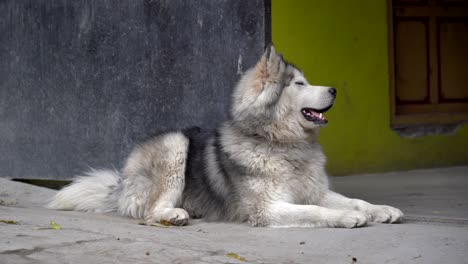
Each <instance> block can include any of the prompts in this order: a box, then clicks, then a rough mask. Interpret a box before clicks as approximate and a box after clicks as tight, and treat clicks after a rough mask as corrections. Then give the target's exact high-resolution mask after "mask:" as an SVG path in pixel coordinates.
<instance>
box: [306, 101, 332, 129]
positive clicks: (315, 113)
mask: <svg viewBox="0 0 468 264" xmlns="http://www.w3.org/2000/svg"><path fill="white" fill-rule="evenodd" d="M331 107H332V105H330V106H329V107H326V108H323V109H320V110H319V109H313V108H308V107H306V108H302V110H301V112H302V115H303V116H304V118H305V119H306V120H307V121H310V122H314V123H316V124H326V123H328V120H327V119H326V118H325V116H324V115H323V113H325V112H326V111H328V110H329V109H330V108H331Z"/></svg>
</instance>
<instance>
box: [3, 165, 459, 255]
mask: <svg viewBox="0 0 468 264" xmlns="http://www.w3.org/2000/svg"><path fill="white" fill-rule="evenodd" d="M332 182H333V185H334V189H335V190H337V191H339V192H341V193H343V194H346V195H348V196H352V197H356V198H363V199H366V200H368V201H369V202H373V203H378V204H389V205H392V206H395V207H398V208H400V209H402V210H403V212H404V213H405V215H406V219H407V220H406V222H405V223H402V224H395V225H389V224H371V225H369V226H367V227H363V228H357V229H327V228H322V229H313V228H284V229H275V228H252V227H250V226H248V225H246V224H231V223H206V222H204V221H203V220H192V221H191V222H190V224H189V226H185V227H169V228H161V227H149V226H142V225H138V222H139V221H138V220H133V219H127V218H123V217H119V216H116V215H112V214H107V215H98V214H90V213H80V212H61V211H51V210H47V209H44V208H42V206H43V205H44V203H45V201H46V200H47V199H49V198H50V197H51V196H52V195H53V194H54V193H55V191H53V190H49V189H45V188H40V187H36V186H32V185H27V184H23V183H19V182H12V181H8V180H6V179H0V220H15V221H18V224H16V225H14V224H5V223H0V263H2V264H7V263H15V264H16V263H246V262H247V263H354V262H356V263H468V199H467V198H468V167H456V168H444V169H431V170H418V171H408V172H398V173H386V174H369V175H356V176H348V177H339V178H333V179H332ZM51 220H53V221H55V222H57V223H58V224H59V225H61V227H62V229H61V230H54V229H45V228H44V227H47V226H48V225H49V223H50V221H51ZM229 253H235V254H237V255H239V256H240V257H242V258H244V259H245V261H242V260H238V259H235V258H232V257H229V256H228V254H229Z"/></svg>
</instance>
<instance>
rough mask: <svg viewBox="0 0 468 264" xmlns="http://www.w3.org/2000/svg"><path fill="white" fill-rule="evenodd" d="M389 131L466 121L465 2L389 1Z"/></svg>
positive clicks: (467, 38)
mask: <svg viewBox="0 0 468 264" xmlns="http://www.w3.org/2000/svg"><path fill="white" fill-rule="evenodd" d="M389 13H390V14H389V20H390V23H389V26H390V35H389V39H390V45H389V47H390V48H389V49H390V50H389V54H390V62H391V65H390V73H391V107H392V108H391V110H392V111H391V112H392V126H394V127H399V126H407V125H415V124H443V123H456V122H459V121H463V120H468V0H393V1H391V0H390V1H389Z"/></svg>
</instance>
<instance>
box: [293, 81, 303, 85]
mask: <svg viewBox="0 0 468 264" xmlns="http://www.w3.org/2000/svg"><path fill="white" fill-rule="evenodd" d="M295 84H297V85H304V82H301V81H298V82H295Z"/></svg>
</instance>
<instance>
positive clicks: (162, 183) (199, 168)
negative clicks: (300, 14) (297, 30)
mask: <svg viewBox="0 0 468 264" xmlns="http://www.w3.org/2000/svg"><path fill="white" fill-rule="evenodd" d="M335 97H336V90H335V89H334V88H331V87H325V86H314V85H311V84H309V83H308V81H307V80H306V79H305V77H304V75H303V73H302V72H301V71H300V70H299V69H298V68H296V67H295V66H293V65H292V64H289V63H287V62H286V61H285V60H284V59H283V58H282V56H281V55H280V54H277V53H276V52H275V49H274V48H273V46H271V47H269V48H267V50H266V51H265V53H264V55H263V56H262V57H261V59H260V60H259V62H258V63H257V65H255V66H254V67H253V68H252V69H250V70H248V71H247V72H246V73H245V74H244V75H243V76H242V78H241V80H240V81H239V83H238V85H237V86H236V88H235V90H234V93H233V97H232V106H231V118H230V120H228V121H226V122H224V123H222V124H221V125H220V126H219V127H218V129H216V130H215V131H204V130H202V129H200V128H190V129H185V130H182V131H178V132H169V133H165V134H162V135H159V136H155V137H154V138H152V139H150V140H149V141H147V142H145V143H143V144H141V145H139V146H137V147H136V148H135V149H134V151H133V152H132V153H131V154H130V156H129V158H128V159H127V161H126V165H125V166H124V168H123V169H122V171H121V172H117V171H110V170H93V171H91V172H89V173H88V174H86V175H84V176H80V177H77V178H76V179H75V180H74V182H73V183H72V184H71V185H69V186H67V187H65V188H64V189H62V190H61V191H59V192H58V193H57V195H56V196H55V197H54V198H53V200H52V201H51V202H50V204H49V207H50V208H54V209H61V210H81V211H92V212H110V211H117V212H119V213H120V214H122V215H124V216H130V217H134V218H140V219H145V221H146V222H147V223H154V222H160V221H169V222H171V223H172V224H174V225H184V224H187V223H188V219H189V218H201V217H203V218H205V219H207V220H210V221H237V222H249V223H250V224H251V225H253V226H272V227H290V226H291V227H292V226H294V227H347V228H352V227H358V226H363V225H365V224H366V223H367V222H369V221H374V222H382V223H394V222H398V221H401V220H402V218H403V214H402V212H401V211H400V210H398V209H396V208H393V207H390V206H385V205H373V204H370V203H368V202H365V201H363V200H359V199H350V198H347V197H344V196H342V195H340V194H338V193H335V192H333V191H331V190H330V189H329V184H328V178H327V174H326V172H325V162H326V158H325V156H324V154H323V151H322V149H321V147H320V145H319V144H318V142H317V136H318V130H319V129H320V127H322V126H324V125H325V124H326V123H327V122H328V121H327V119H326V118H325V117H324V116H323V113H324V112H326V111H327V110H329V109H330V108H331V106H332V105H333V103H334V101H335Z"/></svg>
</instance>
